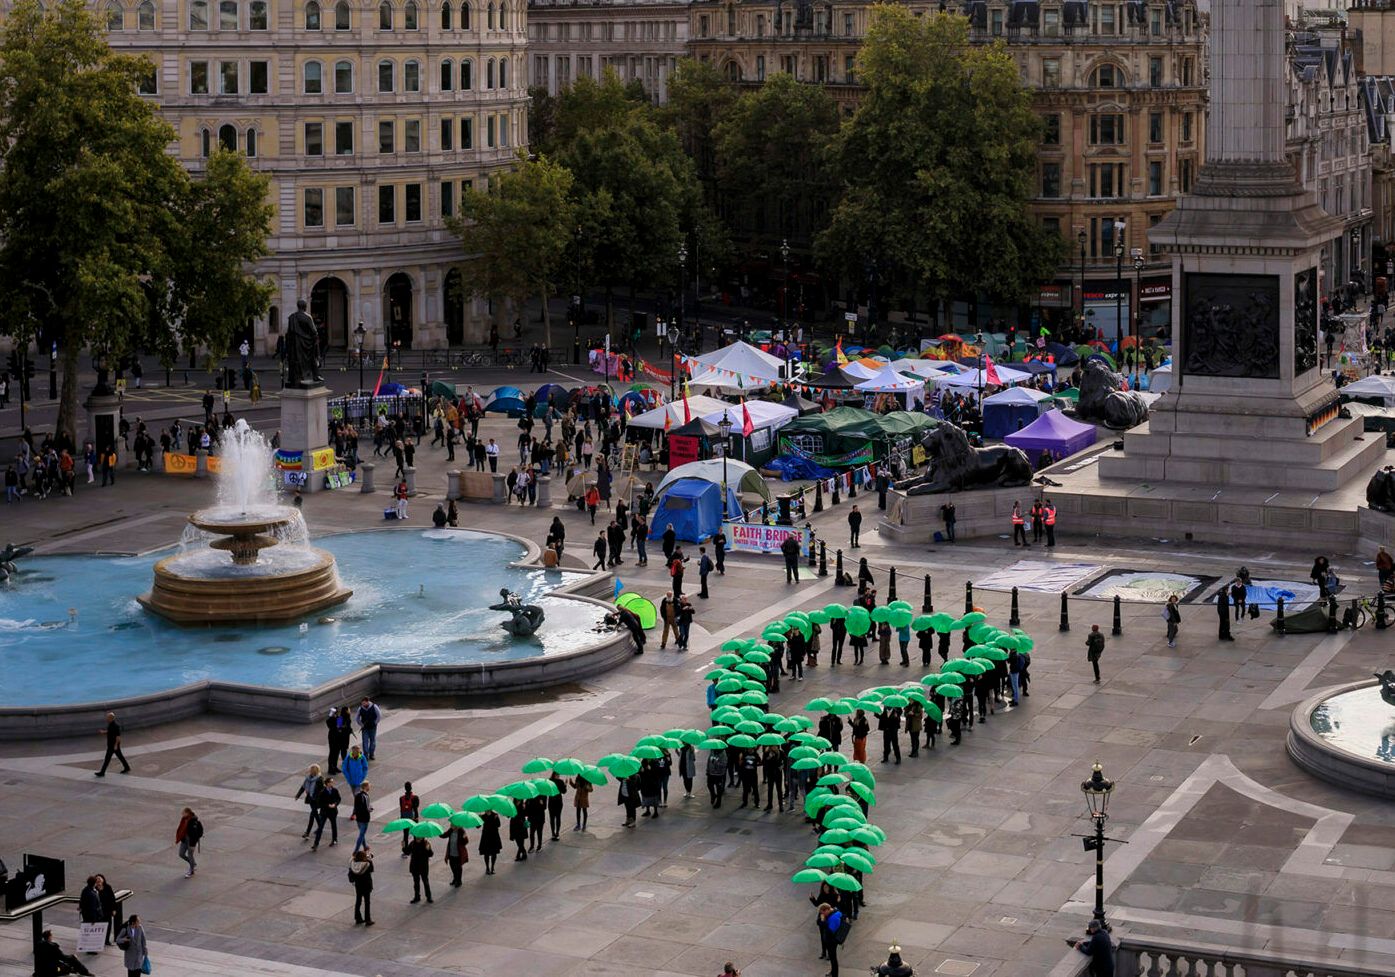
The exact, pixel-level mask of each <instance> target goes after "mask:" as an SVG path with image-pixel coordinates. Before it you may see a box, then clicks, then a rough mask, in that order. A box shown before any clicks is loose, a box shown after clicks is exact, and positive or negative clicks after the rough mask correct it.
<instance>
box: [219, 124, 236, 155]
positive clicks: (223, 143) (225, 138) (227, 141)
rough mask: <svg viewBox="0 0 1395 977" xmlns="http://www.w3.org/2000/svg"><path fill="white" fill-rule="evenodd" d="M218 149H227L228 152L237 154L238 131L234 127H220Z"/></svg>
mask: <svg viewBox="0 0 1395 977" xmlns="http://www.w3.org/2000/svg"><path fill="white" fill-rule="evenodd" d="M218 148H219V149H226V150H228V152H231V153H235V152H237V130H236V129H235V128H233V127H232V126H219V127H218Z"/></svg>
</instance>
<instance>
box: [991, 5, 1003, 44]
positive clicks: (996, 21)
mask: <svg viewBox="0 0 1395 977" xmlns="http://www.w3.org/2000/svg"><path fill="white" fill-rule="evenodd" d="M990 27H991V30H992V32H993V36H994V37H1002V36H1003V8H1002V7H994V8H993V10H992V12H991V18H990Z"/></svg>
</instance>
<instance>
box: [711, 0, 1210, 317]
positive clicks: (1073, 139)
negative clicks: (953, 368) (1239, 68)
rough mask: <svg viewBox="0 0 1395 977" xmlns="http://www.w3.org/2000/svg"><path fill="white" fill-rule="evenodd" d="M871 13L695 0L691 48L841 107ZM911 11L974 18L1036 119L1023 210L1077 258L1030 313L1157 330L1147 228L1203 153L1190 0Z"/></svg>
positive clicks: (1198, 41)
mask: <svg viewBox="0 0 1395 977" xmlns="http://www.w3.org/2000/svg"><path fill="white" fill-rule="evenodd" d="M872 6H873V5H872V3H870V2H867V0H830V2H824V3H814V2H808V0H802V2H799V0H797V2H795V3H788V2H784V0H763V2H762V0H756V2H752V0H743V2H741V3H739V4H738V3H735V2H732V0H696V2H694V3H693V4H692V6H691V7H690V14H689V35H690V38H689V44H688V46H689V50H690V52H691V53H692V55H693V56H694V57H696V58H700V59H705V60H709V61H711V62H713V63H714V64H716V65H717V67H718V68H719V69H720V70H721V71H722V72H723V74H724V75H725V76H726V77H727V78H729V79H731V80H732V81H736V82H742V83H746V84H758V83H760V82H761V81H763V80H764V79H765V78H766V77H768V76H769V75H770V74H771V73H773V72H777V71H784V72H788V73H791V74H793V75H794V76H795V77H796V78H799V79H801V80H804V81H810V82H817V83H821V84H824V85H826V86H827V87H828V91H829V93H830V94H831V95H832V96H833V97H834V98H835V99H836V100H838V101H839V102H840V103H841V104H842V105H843V106H844V110H845V111H848V112H850V111H851V110H852V107H853V106H854V105H855V104H856V101H857V99H858V97H859V93H860V91H861V89H860V87H859V86H858V84H857V77H856V55H857V51H858V48H859V46H860V44H861V39H862V37H863V36H864V35H865V33H866V30H867V26H868V22H869V19H870V17H871V15H872ZM909 6H910V8H911V9H912V10H913V11H914V12H916V13H918V14H927V13H933V12H938V11H944V10H946V9H948V10H952V11H954V12H960V13H963V14H965V15H966V16H968V17H969V20H970V25H971V31H972V36H973V38H974V40H975V41H978V42H981V43H985V44H986V43H992V42H1002V43H1003V44H1004V45H1005V46H1006V49H1007V50H1008V52H1009V53H1010V54H1011V55H1012V56H1013V58H1014V59H1015V60H1016V61H1017V63H1018V66H1019V68H1020V70H1021V74H1022V80H1023V82H1024V84H1026V85H1027V86H1028V87H1029V88H1030V89H1031V90H1032V93H1033V102H1034V105H1035V107H1036V109H1037V111H1038V112H1039V113H1040V115H1041V116H1042V119H1043V124H1044V134H1043V140H1042V145H1041V152H1040V154H1039V162H1038V172H1037V191H1038V192H1037V196H1036V198H1035V199H1034V200H1033V202H1032V210H1033V211H1034V212H1035V213H1036V215H1037V216H1038V217H1039V218H1040V219H1041V221H1042V222H1043V223H1044V224H1046V225H1047V226H1048V227H1050V228H1052V229H1053V230H1056V231H1058V232H1059V233H1060V234H1061V235H1062V236H1064V237H1065V238H1066V240H1067V242H1068V244H1069V251H1070V254H1071V260H1070V261H1069V262H1067V263H1066V264H1065V265H1064V266H1063V267H1062V268H1061V270H1060V273H1059V275H1058V276H1057V278H1056V279H1055V280H1054V281H1052V282H1045V283H1043V284H1042V287H1041V289H1040V293H1039V295H1037V296H1035V300H1034V301H1033V302H1032V303H1031V305H1032V314H1033V315H1034V316H1035V317H1038V318H1039V319H1040V320H1042V321H1045V322H1048V323H1059V322H1061V321H1062V320H1063V319H1066V318H1068V317H1070V316H1073V315H1081V314H1083V315H1085V316H1086V317H1087V320H1088V321H1089V322H1090V323H1092V324H1093V325H1095V326H1096V327H1098V328H1099V329H1101V330H1102V331H1103V332H1104V333H1105V335H1106V336H1109V337H1111V338H1113V337H1114V336H1115V335H1116V333H1118V332H1119V331H1120V325H1119V322H1122V324H1123V325H1122V329H1123V332H1124V333H1125V334H1127V333H1128V332H1129V331H1130V330H1131V329H1132V328H1133V316H1134V314H1135V311H1136V310H1139V309H1140V308H1141V311H1142V315H1141V316H1140V319H1141V320H1142V324H1143V325H1144V326H1145V327H1148V328H1153V327H1162V326H1165V325H1166V324H1167V323H1168V322H1169V321H1170V315H1171V295H1170V292H1171V277H1170V269H1169V265H1168V263H1167V262H1166V261H1165V260H1164V259H1163V257H1162V256H1161V255H1159V254H1158V253H1157V252H1156V251H1155V250H1154V249H1152V248H1151V247H1150V246H1149V245H1148V243H1147V240H1146V231H1147V228H1149V227H1151V226H1152V225H1153V224H1156V223H1157V222H1158V221H1159V220H1161V219H1162V218H1163V217H1164V216H1165V215H1166V214H1167V213H1168V212H1170V211H1171V209H1172V206H1173V203H1174V201H1175V200H1176V198H1177V196H1178V194H1181V193H1185V192H1187V190H1188V189H1190V187H1191V184H1192V181H1193V180H1194V179H1195V177H1196V172H1197V169H1198V168H1199V166H1200V161H1201V159H1202V152H1203V150H1204V137H1205V132H1204V130H1205V125H1204V123H1205V109H1206V103H1205V98H1206V88H1205V77H1204V66H1205V57H1206V40H1205V30H1204V23H1203V21H1202V18H1201V17H1200V15H1199V14H1198V11H1197V8H1196V5H1195V3H1194V2H1193V0H1156V2H1155V0H1125V2H1120V3H1101V2H1096V0H1062V2H1036V0H969V2H967V3H962V4H961V3H955V4H953V5H951V6H948V7H947V6H946V5H945V4H942V3H939V2H938V0H936V2H923V0H910V3H909ZM1120 245H1122V247H1123V249H1124V250H1123V255H1122V258H1120V257H1119V256H1117V255H1116V253H1115V252H1116V246H1120ZM1135 249H1139V250H1140V252H1141V257H1142V259H1143V267H1142V269H1141V270H1140V269H1137V268H1136V267H1135V261H1134V254H1133V252H1134V250H1135ZM1120 269H1121V270H1120ZM1082 286H1083V287H1082ZM1140 298H1141V302H1138V301H1137V300H1138V299H1140ZM962 314H963V310H960V312H959V313H957V315H962ZM957 324H962V323H957Z"/></svg>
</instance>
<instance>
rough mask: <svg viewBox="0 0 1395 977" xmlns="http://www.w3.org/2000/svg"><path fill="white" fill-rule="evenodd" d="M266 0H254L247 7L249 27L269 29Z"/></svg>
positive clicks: (262, 29) (251, 28)
mask: <svg viewBox="0 0 1395 977" xmlns="http://www.w3.org/2000/svg"><path fill="white" fill-rule="evenodd" d="M267 19H268V18H267V8H266V0H252V2H251V4H249V5H248V7H247V29H248V30H249V31H264V30H266V29H267Z"/></svg>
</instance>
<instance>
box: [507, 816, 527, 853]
mask: <svg viewBox="0 0 1395 977" xmlns="http://www.w3.org/2000/svg"><path fill="white" fill-rule="evenodd" d="M509 840H510V841H512V842H513V843H514V844H515V845H517V846H518V851H517V852H515V853H514V856H513V860H514V861H515V862H526V861H527V860H528V852H527V851H526V850H525V849H524V847H523V843H524V842H526V841H527V840H528V814H527V812H526V811H525V810H524V807H523V805H522V804H518V805H516V806H515V807H514V813H513V816H512V817H510V818H509Z"/></svg>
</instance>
